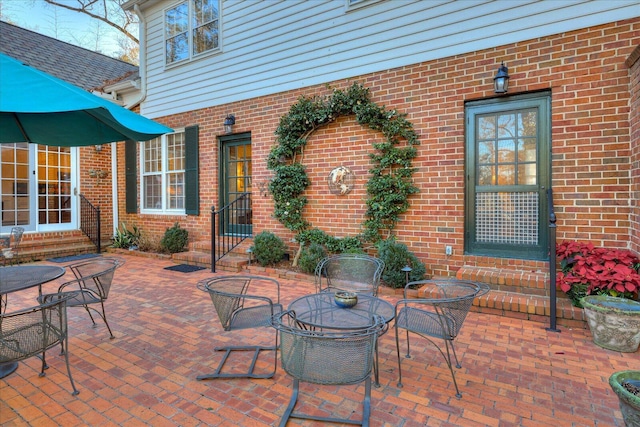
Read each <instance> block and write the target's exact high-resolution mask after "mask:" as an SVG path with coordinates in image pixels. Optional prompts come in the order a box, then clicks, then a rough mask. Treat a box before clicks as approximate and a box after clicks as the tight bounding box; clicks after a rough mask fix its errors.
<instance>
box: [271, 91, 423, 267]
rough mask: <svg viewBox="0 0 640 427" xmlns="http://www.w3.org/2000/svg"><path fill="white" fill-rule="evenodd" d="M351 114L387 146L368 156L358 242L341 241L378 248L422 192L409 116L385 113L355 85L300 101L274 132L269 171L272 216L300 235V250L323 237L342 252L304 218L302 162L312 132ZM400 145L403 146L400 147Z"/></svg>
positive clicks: (380, 145) (305, 183) (305, 184)
mask: <svg viewBox="0 0 640 427" xmlns="http://www.w3.org/2000/svg"><path fill="white" fill-rule="evenodd" d="M352 115H355V119H356V121H357V122H358V123H359V124H360V125H362V126H366V127H368V128H369V129H372V130H374V131H378V132H380V133H382V135H383V136H384V141H383V142H376V143H374V144H373V148H374V152H372V153H370V154H369V157H370V158H371V163H372V167H371V169H369V173H370V174H371V177H370V179H369V181H368V182H367V186H366V190H367V197H368V198H367V201H366V205H367V209H366V212H365V220H364V222H363V224H362V229H363V231H362V233H361V234H360V235H359V236H356V237H355V238H344V239H337V240H339V241H345V242H346V243H347V246H350V247H353V246H357V245H358V244H357V243H356V241H360V242H364V241H366V242H372V243H376V242H378V241H380V240H381V239H386V238H389V237H390V236H391V234H392V231H393V229H394V228H395V226H396V224H397V223H398V221H399V219H400V215H402V214H403V213H405V212H406V211H407V210H408V208H409V196H410V195H411V194H414V193H417V192H418V188H417V187H416V186H414V185H413V181H412V176H413V174H414V172H415V168H413V166H412V160H413V159H414V158H415V157H416V156H417V148H416V146H417V145H419V141H418V136H417V134H416V132H415V131H414V129H413V124H412V123H411V122H409V121H408V120H407V119H406V114H401V113H399V112H398V111H396V110H387V109H386V108H385V107H384V106H379V105H377V104H376V103H374V102H372V101H371V100H370V94H369V89H368V88H365V87H364V86H363V85H361V84H359V83H353V84H352V85H351V86H350V87H349V88H347V89H346V90H339V89H334V90H333V92H332V94H331V95H330V96H324V97H319V96H315V97H305V96H302V97H300V98H298V101H297V102H296V103H295V104H293V105H292V106H291V108H290V109H289V112H288V113H287V114H286V115H284V116H282V117H281V118H280V123H279V125H278V128H277V129H276V132H275V134H276V141H277V144H276V145H275V146H274V147H273V148H272V149H271V152H270V153H269V157H268V160H267V168H268V169H270V170H273V171H274V177H273V179H272V180H271V181H270V183H269V191H270V192H271V194H272V195H273V200H274V206H275V210H274V216H275V218H276V219H277V220H278V221H280V223H282V224H283V225H284V226H285V227H287V228H288V229H289V230H291V231H293V232H295V233H296V240H297V241H298V242H300V244H301V247H302V246H303V245H304V244H305V243H306V242H309V241H317V240H319V239H321V237H319V236H324V237H325V240H329V243H330V244H329V245H328V246H329V247H330V249H331V246H334V248H332V249H333V250H336V249H338V251H339V248H335V246H336V239H335V238H331V237H330V236H326V235H325V233H324V232H323V231H321V230H318V229H313V228H311V224H309V223H308V221H306V220H305V219H304V217H303V210H304V207H305V206H306V204H307V198H306V197H305V196H304V191H305V189H306V188H307V187H308V186H309V184H310V181H309V178H308V177H307V174H306V171H305V168H304V166H303V165H302V164H301V163H300V162H301V161H302V158H303V157H304V148H305V146H306V144H307V138H309V136H310V135H311V134H312V133H313V132H315V131H316V130H317V129H319V128H321V127H323V126H326V125H327V124H329V123H331V122H333V121H335V120H336V119H337V118H338V117H340V116H352ZM402 142H404V144H403V145H402V146H400V144H401V143H402ZM332 239H334V241H333V245H332V244H331V240H332ZM324 243H327V242H326V241H325V242H324ZM337 246H339V245H337ZM296 259H297V256H296Z"/></svg>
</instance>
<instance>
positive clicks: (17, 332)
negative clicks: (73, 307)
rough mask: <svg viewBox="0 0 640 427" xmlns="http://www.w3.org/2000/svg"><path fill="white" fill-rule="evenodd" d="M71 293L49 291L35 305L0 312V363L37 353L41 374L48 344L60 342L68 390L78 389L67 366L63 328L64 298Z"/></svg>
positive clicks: (64, 318) (65, 299)
mask: <svg viewBox="0 0 640 427" xmlns="http://www.w3.org/2000/svg"><path fill="white" fill-rule="evenodd" d="M72 296H73V295H72V294H70V293H67V294H50V295H47V297H46V298H44V301H43V303H41V304H40V305H38V306H35V307H30V308H26V309H23V310H19V311H15V312H11V313H4V314H1V313H0V364H5V363H12V362H18V361H21V360H24V359H28V358H30V357H33V356H38V355H41V356H40V358H41V359H42V368H41V370H40V376H41V377H43V376H45V372H44V370H45V369H47V368H48V366H47V362H46V358H45V353H46V351H47V350H48V349H50V348H51V347H53V346H55V345H57V344H61V345H62V347H63V350H64V351H63V353H64V359H65V363H66V365H67V374H68V375H69V381H70V382H71V388H72V389H73V392H72V394H73V395H76V394H78V393H79V392H78V390H77V389H76V386H75V384H74V382H73V377H72V376H71V368H70V367H69V345H68V339H69V335H68V331H67V301H68V300H69V299H70V298H71V297H72Z"/></svg>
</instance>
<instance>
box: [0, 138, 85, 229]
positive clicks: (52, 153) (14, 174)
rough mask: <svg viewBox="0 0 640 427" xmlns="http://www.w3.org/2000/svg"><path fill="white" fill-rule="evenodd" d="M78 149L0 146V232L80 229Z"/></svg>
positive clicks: (22, 144) (42, 146)
mask: <svg viewBox="0 0 640 427" xmlns="http://www.w3.org/2000/svg"><path fill="white" fill-rule="evenodd" d="M76 156H77V149H75V148H69V147H48V146H44V145H35V144H28V143H14V144H2V145H0V179H1V181H0V198H1V202H2V215H1V224H0V232H2V233H7V232H9V231H10V230H11V227H13V226H21V227H24V229H25V230H28V231H62V230H72V229H75V228H77V197H75V196H74V195H73V189H74V188H75V187H76V185H77V183H76V181H77V177H76V172H75V167H74V166H72V165H75V164H76Z"/></svg>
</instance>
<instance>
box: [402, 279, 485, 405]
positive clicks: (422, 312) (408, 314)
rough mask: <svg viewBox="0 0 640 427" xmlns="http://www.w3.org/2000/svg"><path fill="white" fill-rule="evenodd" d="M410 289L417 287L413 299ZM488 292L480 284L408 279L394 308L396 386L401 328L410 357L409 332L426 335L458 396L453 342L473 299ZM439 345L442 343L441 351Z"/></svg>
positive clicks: (455, 355)
mask: <svg viewBox="0 0 640 427" xmlns="http://www.w3.org/2000/svg"><path fill="white" fill-rule="evenodd" d="M410 289H417V290H418V295H417V297H416V298H408V291H409V290H410ZM488 291H489V287H488V286H487V285H485V284H483V283H475V282H468V281H462V280H436V279H434V280H421V281H415V282H409V283H408V284H407V285H406V286H405V289H404V299H401V300H400V301H398V302H397V303H396V309H395V319H396V321H395V330H396V349H397V353H398V375H399V380H398V387H402V358H401V357H400V330H401V329H403V330H405V331H406V333H407V354H406V356H405V357H406V358H410V357H411V351H410V346H409V332H412V333H414V334H416V335H419V336H421V337H423V338H426V339H427V340H428V341H429V342H431V343H432V344H433V345H434V346H435V347H436V348H437V349H438V351H439V352H440V354H442V357H444V360H445V362H446V363H447V366H448V367H449V371H450V372H451V377H452V378H453V384H454V386H455V388H456V397H458V398H460V397H462V394H461V393H460V390H459V389H458V383H457V382H456V376H455V373H454V371H453V363H452V359H451V355H452V353H453V358H454V360H455V363H456V368H458V369H460V368H461V367H462V366H461V365H460V362H459V361H458V356H457V354H456V350H455V347H454V345H453V342H454V340H455V339H456V337H457V336H458V333H459V332H460V329H461V328H462V325H463V323H464V320H465V319H466V317H467V313H469V310H470V309H471V305H472V304H473V300H474V298H476V297H478V296H481V295H484V294H485V293H487V292H488ZM439 340H442V342H441V344H440V345H439V344H438V342H439ZM442 344H444V350H443V346H442Z"/></svg>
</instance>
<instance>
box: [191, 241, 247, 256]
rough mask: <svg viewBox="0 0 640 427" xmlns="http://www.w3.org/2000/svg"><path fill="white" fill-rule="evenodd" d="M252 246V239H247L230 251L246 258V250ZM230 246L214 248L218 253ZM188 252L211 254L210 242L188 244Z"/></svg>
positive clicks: (223, 245)
mask: <svg viewBox="0 0 640 427" xmlns="http://www.w3.org/2000/svg"><path fill="white" fill-rule="evenodd" d="M252 245H253V239H251V238H247V239H245V240H243V241H242V242H240V244H239V245H238V246H236V247H234V248H232V249H231V253H234V254H238V255H244V256H247V249H249V248H250V247H251V246H252ZM229 246H230V245H225V244H222V245H221V247H219V248H216V249H217V251H218V253H219V252H220V251H221V250H225V249H227V248H228V247H229ZM189 250H190V251H194V252H204V253H211V241H198V242H193V243H190V244H189Z"/></svg>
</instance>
